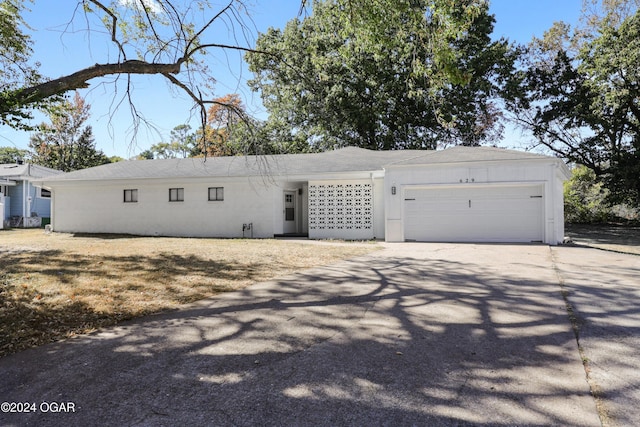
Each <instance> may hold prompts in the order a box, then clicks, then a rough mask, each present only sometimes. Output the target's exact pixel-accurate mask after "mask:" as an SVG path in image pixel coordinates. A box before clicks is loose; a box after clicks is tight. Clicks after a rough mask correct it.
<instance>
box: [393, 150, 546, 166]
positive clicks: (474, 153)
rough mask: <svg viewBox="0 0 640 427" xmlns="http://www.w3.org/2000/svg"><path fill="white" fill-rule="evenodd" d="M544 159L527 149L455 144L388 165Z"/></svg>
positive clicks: (542, 156)
mask: <svg viewBox="0 0 640 427" xmlns="http://www.w3.org/2000/svg"><path fill="white" fill-rule="evenodd" d="M533 159H538V160H540V159H546V160H549V159H550V157H549V156H545V155H542V154H536V153H530V152H527V151H518V150H507V149H504V148H496V147H465V146H456V147H452V148H448V149H446V150H437V151H436V150H431V151H426V152H421V153H420V155H418V156H416V157H413V158H410V159H406V160H400V161H397V162H394V163H392V164H390V165H431V164H438V163H441V164H447V163H465V162H498V161H505V160H533Z"/></svg>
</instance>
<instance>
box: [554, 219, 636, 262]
mask: <svg viewBox="0 0 640 427" xmlns="http://www.w3.org/2000/svg"><path fill="white" fill-rule="evenodd" d="M565 234H566V235H567V236H568V237H570V238H571V240H572V242H573V243H574V244H576V245H579V246H588V247H593V248H598V249H604V250H609V251H614V252H623V253H630V254H635V255H640V225H619V224H566V226H565Z"/></svg>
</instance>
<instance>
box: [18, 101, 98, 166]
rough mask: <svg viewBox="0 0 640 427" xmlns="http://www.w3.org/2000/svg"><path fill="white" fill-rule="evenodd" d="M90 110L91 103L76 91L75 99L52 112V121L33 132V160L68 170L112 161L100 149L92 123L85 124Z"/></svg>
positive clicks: (31, 144)
mask: <svg viewBox="0 0 640 427" xmlns="http://www.w3.org/2000/svg"><path fill="white" fill-rule="evenodd" d="M89 110H90V106H89V104H87V103H86V102H85V101H84V99H82V97H81V96H80V95H78V94H77V93H76V95H75V97H74V98H73V101H72V102H71V101H66V102H64V103H62V104H60V106H59V108H58V109H56V110H55V111H52V112H51V113H50V114H49V119H50V120H51V123H43V124H41V125H40V127H39V128H40V131H38V132H36V133H34V134H32V135H31V138H30V141H29V147H30V148H31V150H32V151H33V156H32V162H33V163H34V164H39V165H42V166H47V167H50V168H53V169H58V170H61V171H64V172H70V171H74V170H78V169H85V168H90V167H93V166H99V165H102V164H105V163H110V160H109V158H108V157H107V156H106V155H105V154H104V153H103V152H102V151H100V150H98V149H96V144H95V141H94V138H93V132H92V130H91V126H84V123H85V122H86V120H87V119H88V118H89Z"/></svg>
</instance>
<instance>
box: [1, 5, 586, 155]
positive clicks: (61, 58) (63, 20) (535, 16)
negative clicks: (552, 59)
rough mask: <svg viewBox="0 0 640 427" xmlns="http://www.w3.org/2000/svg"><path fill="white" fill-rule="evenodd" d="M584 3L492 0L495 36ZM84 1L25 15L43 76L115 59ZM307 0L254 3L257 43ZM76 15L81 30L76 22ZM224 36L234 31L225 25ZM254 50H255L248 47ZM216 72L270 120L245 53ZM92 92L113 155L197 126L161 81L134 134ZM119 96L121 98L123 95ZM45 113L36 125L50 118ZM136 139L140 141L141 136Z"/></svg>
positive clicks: (540, 27)
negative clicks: (90, 33) (86, 21)
mask: <svg viewBox="0 0 640 427" xmlns="http://www.w3.org/2000/svg"><path fill="white" fill-rule="evenodd" d="M581 4H582V0H491V2H490V12H491V13H492V14H494V15H495V18H496V24H495V28H494V38H496V39H497V38H500V37H505V38H507V39H509V40H510V41H513V42H516V43H527V42H529V41H530V40H531V39H532V37H534V36H536V37H541V36H542V34H543V33H544V31H545V30H547V29H548V28H549V27H551V25H552V24H553V22H555V21H565V22H567V23H570V24H575V23H577V21H578V19H579V16H580V9H581ZM76 5H77V1H76V0H57V1H50V0H34V2H33V4H31V5H30V9H31V10H30V12H28V13H26V14H25V16H24V18H25V20H26V21H27V23H28V24H29V25H30V27H31V28H32V29H33V36H32V37H33V40H34V59H35V60H37V61H38V62H40V63H41V68H40V71H41V74H43V75H45V76H47V77H50V78H57V77H60V76H63V75H67V74H70V73H73V72H75V71H78V70H80V69H83V68H86V67H89V66H91V65H93V64H95V63H106V62H109V60H113V58H114V57H115V50H114V48H113V46H112V45H111V44H110V43H108V42H107V41H105V40H101V39H100V38H96V37H87V34H86V32H84V31H83V26H82V25H81V24H78V22H80V23H81V22H82V21H81V20H79V19H78V16H81V15H79V14H81V13H82V12H79V11H77V10H76V9H75V8H76ZM299 9H300V1H299V0H252V4H251V5H250V10H249V13H250V17H251V20H252V21H253V25H254V26H255V31H254V32H253V34H251V35H250V36H249V38H250V40H249V43H250V42H251V41H252V40H255V37H256V36H257V32H264V31H266V30H267V29H268V28H269V27H275V28H282V27H284V25H285V24H286V23H287V21H289V20H290V19H293V18H295V17H296V16H297V15H298V12H299ZM74 13H75V14H76V15H75V16H76V19H75V20H74V24H73V25H68V23H69V22H70V21H71V20H72V18H73V17H74ZM218 31H220V36H221V38H224V37H227V36H228V30H227V29H225V28H224V27H221V28H220V29H219V30H218ZM248 47H252V46H248ZM210 69H211V70H212V74H213V75H214V76H215V78H216V85H215V92H216V95H217V96H223V95H226V94H228V93H238V94H240V96H241V97H242V99H243V101H244V103H245V105H246V106H247V110H248V112H249V113H251V114H253V115H255V116H257V117H260V118H265V117H266V112H265V111H264V109H263V108H262V105H261V103H260V96H259V94H257V93H253V92H251V91H250V90H249V89H248V88H247V86H246V81H247V80H248V79H250V78H251V73H250V72H249V71H248V70H247V68H246V65H245V64H244V62H243V61H242V57H241V55H239V54H238V53H234V52H230V53H229V52H219V51H218V52H211V62H210ZM90 83H91V85H90V87H89V88H88V89H83V90H81V91H79V92H80V95H82V96H83V97H84V98H85V99H86V101H87V102H88V103H89V104H90V105H91V118H90V119H89V120H88V122H87V124H88V125H91V127H92V130H93V134H94V137H95V140H96V146H97V148H98V149H100V150H102V151H103V152H104V153H105V154H106V155H107V156H120V157H123V158H130V157H133V156H135V155H137V154H139V153H140V152H142V151H144V150H146V149H148V148H149V147H150V146H151V145H153V144H155V143H157V142H160V141H165V142H166V141H168V140H169V134H170V131H171V129H173V128H174V127H175V126H178V125H181V124H184V123H191V124H192V127H193V128H194V129H195V127H197V116H196V117H193V115H192V114H191V106H192V103H191V102H190V101H189V99H188V98H187V97H186V95H184V94H182V93H180V92H178V91H176V90H175V88H171V87H169V86H168V85H167V83H166V81H165V79H164V78H162V77H160V76H137V77H135V78H134V79H133V83H134V101H135V105H136V108H137V109H138V110H139V112H141V113H142V114H143V115H144V116H145V118H146V120H147V121H148V122H150V123H151V126H144V125H143V126H142V127H141V128H139V129H138V131H137V133H136V132H133V129H132V118H131V115H130V112H129V109H128V106H127V105H125V106H121V107H120V108H119V109H118V110H117V112H116V113H114V112H113V110H114V107H115V106H114V91H113V86H111V85H105V84H102V83H101V81H100V80H98V79H95V80H93V81H91V82H90ZM116 99H117V98H116ZM44 119H45V118H44V117H42V116H38V117H37V119H36V122H37V123H39V122H42V121H44ZM29 136H30V133H29V132H25V131H16V130H13V129H10V128H9V127H7V126H0V147H2V146H9V147H16V148H23V149H26V148H28V144H29ZM134 136H135V137H134ZM526 139H527V136H526V135H522V134H521V133H520V132H519V131H518V130H515V129H511V128H509V127H507V129H506V132H505V137H504V140H503V141H502V143H501V144H499V145H502V146H505V147H510V148H517V147H520V146H524V145H526Z"/></svg>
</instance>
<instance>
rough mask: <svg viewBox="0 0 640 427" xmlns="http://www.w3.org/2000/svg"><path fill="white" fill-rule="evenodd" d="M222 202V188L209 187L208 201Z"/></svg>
mask: <svg viewBox="0 0 640 427" xmlns="http://www.w3.org/2000/svg"><path fill="white" fill-rule="evenodd" d="M222 200H224V187H209V201H210V202H213V201H216V202H220V201H222Z"/></svg>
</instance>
